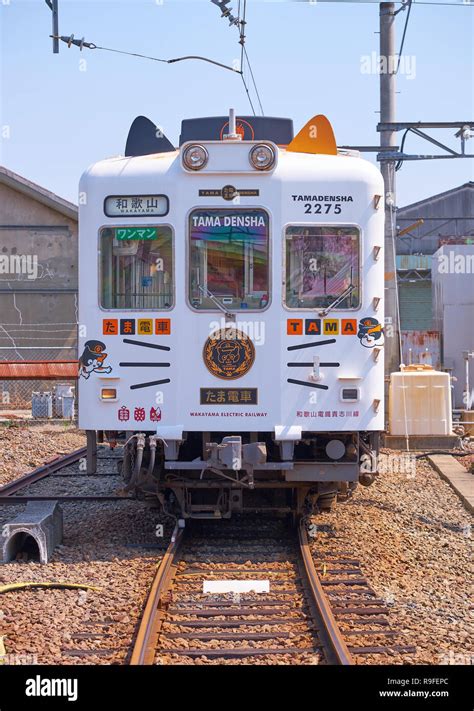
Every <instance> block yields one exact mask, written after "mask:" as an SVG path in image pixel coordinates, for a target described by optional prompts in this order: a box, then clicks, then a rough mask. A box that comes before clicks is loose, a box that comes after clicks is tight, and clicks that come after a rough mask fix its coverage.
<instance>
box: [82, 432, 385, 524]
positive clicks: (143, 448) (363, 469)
mask: <svg viewBox="0 0 474 711" xmlns="http://www.w3.org/2000/svg"><path fill="white" fill-rule="evenodd" d="M97 442H108V443H109V445H110V446H111V447H112V448H114V447H115V446H116V445H117V444H122V445H123V456H122V458H121V459H119V463H118V467H119V473H120V474H121V476H122V479H123V487H122V489H121V492H122V493H123V495H124V496H125V495H126V496H136V497H137V498H140V499H143V500H146V501H148V502H150V503H151V504H152V505H157V506H158V507H159V508H161V509H162V511H163V512H164V513H165V514H169V515H171V516H174V517H177V518H178V517H179V518H184V519H186V518H208V519H218V518H225V519H228V518H231V517H232V514H233V513H243V512H254V513H255V512H275V513H291V514H294V515H301V514H304V513H307V514H310V513H315V512H317V511H323V510H330V509H331V508H332V507H333V505H334V504H335V502H336V500H346V499H347V498H349V497H350V496H351V495H352V492H353V491H354V489H355V488H356V486H357V485H358V484H359V483H360V484H362V485H364V486H370V485H371V484H372V483H373V482H374V480H375V477H376V475H377V460H378V451H379V433H378V432H344V433H341V432H337V433H331V432H328V433H310V432H307V433H303V436H302V437H301V439H300V440H299V441H289V440H283V441H277V440H276V439H275V437H274V435H273V433H269V432H259V433H257V432H251V433H249V432H237V433H234V434H232V435H223V433H213V432H188V433H183V436H182V439H181V440H179V441H178V440H165V439H164V438H163V437H161V436H159V435H157V434H156V433H153V432H130V431H127V432H116V431H99V432H96V431H94V430H88V431H87V471H88V473H94V472H95V468H96V452H97Z"/></svg>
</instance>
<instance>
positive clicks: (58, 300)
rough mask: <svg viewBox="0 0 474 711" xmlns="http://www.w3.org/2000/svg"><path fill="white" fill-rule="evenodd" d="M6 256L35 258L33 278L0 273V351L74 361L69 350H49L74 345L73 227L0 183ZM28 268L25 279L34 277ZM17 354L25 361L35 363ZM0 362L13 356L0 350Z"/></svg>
mask: <svg viewBox="0 0 474 711" xmlns="http://www.w3.org/2000/svg"><path fill="white" fill-rule="evenodd" d="M11 255H30V258H36V259H37V278H28V275H27V274H15V273H13V274H12V273H7V274H5V273H0V348H1V347H2V346H3V347H5V346H9V347H11V348H13V342H14V343H15V345H16V346H29V347H35V348H36V349H37V351H38V353H39V350H40V349H39V346H43V348H44V347H47V348H51V350H50V351H48V352H46V351H44V359H45V360H49V359H51V358H52V357H53V354H54V357H56V358H66V359H69V358H71V357H74V355H75V354H74V352H73V351H72V350H67V351H59V350H55V349H52V347H53V346H61V345H64V344H68V345H70V344H73V345H75V342H76V328H75V326H74V323H75V322H76V298H75V297H76V291H77V261H78V260H77V222H76V221H75V220H72V219H70V218H68V217H66V216H65V215H63V214H62V213H61V212H58V211H57V210H55V209H52V208H51V207H48V206H47V205H43V204H42V203H40V202H39V201H37V200H35V199H33V198H31V197H28V196H27V195H24V194H23V193H21V192H19V191H16V190H14V189H12V188H11V187H8V186H6V185H4V184H2V183H0V257H5V256H7V257H9V258H10V256H11ZM1 261H4V260H1ZM1 261H0V265H1ZM30 268H31V271H30V274H31V273H32V272H33V271H36V270H35V269H34V263H33V262H30ZM55 324H57V325H55ZM5 331H6V332H5ZM12 339H13V342H12ZM17 352H18V353H20V354H21V355H23V358H24V359H25V360H30V359H32V360H37V359H40V358H39V357H38V353H35V354H33V352H31V354H30V355H31V356H32V357H31V358H30V357H29V355H28V351H24V350H22V349H17ZM0 359H1V360H8V359H17V356H16V355H15V351H14V350H10V349H9V350H8V351H5V350H4V349H1V350H0Z"/></svg>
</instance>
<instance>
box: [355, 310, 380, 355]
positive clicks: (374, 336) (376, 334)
mask: <svg viewBox="0 0 474 711" xmlns="http://www.w3.org/2000/svg"><path fill="white" fill-rule="evenodd" d="M357 337H358V339H359V340H360V342H361V344H362V345H363V346H364V348H373V347H374V346H376V345H377V346H381V345H383V328H382V324H381V323H379V322H378V321H377V319H376V318H372V317H371V316H366V317H365V318H363V319H361V320H360V321H359V331H358V332H357Z"/></svg>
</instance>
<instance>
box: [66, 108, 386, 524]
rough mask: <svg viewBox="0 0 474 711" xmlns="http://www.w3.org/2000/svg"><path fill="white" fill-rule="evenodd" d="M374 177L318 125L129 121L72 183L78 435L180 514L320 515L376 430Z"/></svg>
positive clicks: (378, 219) (367, 450)
mask: <svg viewBox="0 0 474 711" xmlns="http://www.w3.org/2000/svg"><path fill="white" fill-rule="evenodd" d="M383 193H384V189H383V181H382V177H381V175H380V173H379V171H378V170H377V168H376V167H374V166H373V165H372V164H371V163H369V162H367V161H365V160H362V159H361V158H360V157H359V156H358V154H356V153H355V152H349V151H343V150H338V149H337V148H336V143H335V141H334V136H333V133H332V129H331V126H330V124H329V122H328V121H327V119H325V117H324V116H316V117H314V119H312V120H311V121H309V122H308V124H307V125H306V126H305V127H304V128H303V129H302V130H301V131H300V132H299V133H298V135H297V136H296V137H294V136H293V126H292V122H291V121H290V120H288V119H276V118H260V117H258V118H255V117H241V118H237V119H236V118H235V116H234V112H233V111H231V112H230V116H229V117H216V118H206V119H190V120H186V121H183V123H182V132H181V137H180V146H179V148H177V149H175V148H174V146H173V145H172V144H171V143H170V142H169V141H168V140H167V139H166V137H165V136H163V135H162V133H161V132H160V131H159V130H158V129H157V128H156V127H155V126H154V125H153V124H152V123H151V122H150V121H148V120H147V119H145V118H143V117H139V118H138V119H136V120H135V122H134V124H133V125H132V128H131V130H130V134H129V137H128V141H127V149H126V155H125V157H118V158H111V159H108V160H103V161H100V162H98V163H96V164H94V165H93V166H91V167H90V168H89V169H88V170H87V171H86V172H85V173H84V175H83V177H82V179H81V184H80V199H79V204H80V210H79V251H80V274H79V283H80V299H79V321H80V334H79V335H80V354H79V355H80V359H79V376H80V377H79V383H80V386H79V426H80V427H81V428H83V429H85V430H87V432H88V443H89V451H88V467H89V471H92V470H93V469H94V466H95V464H94V447H95V442H96V437H97V433H99V436H100V437H103V433H104V432H105V433H106V434H105V436H106V437H107V438H108V439H110V440H114V439H116V438H124V439H125V441H126V443H127V444H126V447H125V450H124V451H125V454H124V460H123V463H122V472H123V476H124V479H125V489H126V490H127V491H128V492H131V491H133V492H135V493H136V494H137V495H141V496H147V497H155V499H156V497H158V499H159V501H160V502H161V505H162V506H163V507H164V508H165V510H166V511H168V512H170V513H173V514H176V515H180V516H182V517H185V518H186V517H212V518H215V517H230V516H231V514H232V512H233V511H243V510H256V509H258V510H261V509H270V510H279V511H292V512H301V511H303V510H304V509H305V508H306V509H307V508H312V507H313V506H314V505H315V504H317V505H318V506H319V507H320V508H327V507H328V506H329V505H330V504H331V503H332V501H333V500H334V498H335V496H336V494H338V493H339V495H342V496H343V495H347V494H348V492H350V490H351V489H352V488H353V487H354V485H355V484H356V482H357V481H359V480H360V481H362V483H370V482H371V481H372V480H373V471H372V469H373V462H374V457H375V455H376V452H377V449H378V435H379V432H380V431H381V430H383V427H384V412H383V401H384V359H383V339H384V335H383V322H384V318H383V295H384V266H383V264H384V261H383V222H384V216H383Z"/></svg>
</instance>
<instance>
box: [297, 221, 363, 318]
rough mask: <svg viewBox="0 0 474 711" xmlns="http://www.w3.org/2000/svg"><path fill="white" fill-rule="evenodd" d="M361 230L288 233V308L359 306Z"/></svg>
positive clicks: (308, 229) (313, 229) (305, 228)
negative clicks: (333, 305) (334, 304)
mask: <svg viewBox="0 0 474 711" xmlns="http://www.w3.org/2000/svg"><path fill="white" fill-rule="evenodd" d="M359 241H360V237H359V230H358V229H357V228H356V227H324V226H306V225H305V226H301V225H300V226H290V227H287V229H286V233H285V252H286V254H285V256H286V289H285V303H286V306H287V307H288V308H292V309H301V308H306V309H307V308H324V307H327V306H330V305H332V304H333V303H334V302H335V301H336V300H338V299H339V297H344V298H342V299H341V301H340V302H339V303H338V304H337V308H338V309H355V308H357V307H358V306H359V300H360V285H359V250H360V245H359Z"/></svg>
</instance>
